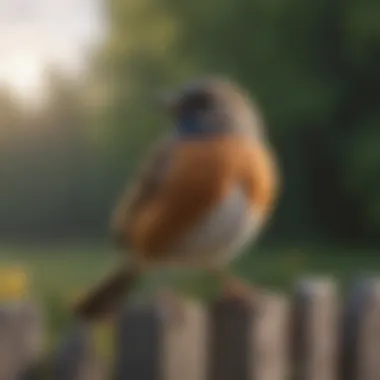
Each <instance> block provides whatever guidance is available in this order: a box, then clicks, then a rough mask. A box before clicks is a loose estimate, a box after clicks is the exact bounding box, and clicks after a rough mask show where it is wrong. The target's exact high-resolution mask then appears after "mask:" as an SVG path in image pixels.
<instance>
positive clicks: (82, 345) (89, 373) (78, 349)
mask: <svg viewBox="0 0 380 380" xmlns="http://www.w3.org/2000/svg"><path fill="white" fill-rule="evenodd" d="M51 371H52V373H53V379H55V380H105V379H107V377H106V374H105V367H104V364H103V362H102V360H101V359H100V357H99V355H97V353H96V349H95V341H94V336H93V333H92V329H91V326H90V325H87V324H85V323H77V324H76V325H75V326H74V327H73V328H72V329H71V330H70V331H69V333H68V335H67V336H66V337H65V339H64V340H63V341H62V343H61V345H60V346H59V347H58V350H57V352H56V353H55V355H54V356H53V360H52V368H51Z"/></svg>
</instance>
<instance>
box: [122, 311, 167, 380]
mask: <svg viewBox="0 0 380 380" xmlns="http://www.w3.org/2000/svg"><path fill="white" fill-rule="evenodd" d="M161 333H162V331H161V329H160V316H159V313H158V312H157V309H156V307H155V305H152V304H148V305H127V307H126V308H125V311H124V312H123V313H122V315H121V318H120V320H119V322H118V327H117V337H116V363H115V371H116V372H115V378H116V380H127V379H128V380H129V379H132V380H134V379H136V380H137V379H138V380H158V379H159V372H160V352H159V347H160V341H161V340H162V336H161Z"/></svg>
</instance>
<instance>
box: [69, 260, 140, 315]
mask: <svg viewBox="0 0 380 380" xmlns="http://www.w3.org/2000/svg"><path fill="white" fill-rule="evenodd" d="M138 277H139V273H138V272H137V271H136V270H135V269H134V268H128V267H126V266H125V265H119V267H118V268H116V269H115V270H113V271H112V272H111V273H109V274H108V276H107V277H105V278H104V279H103V280H102V281H100V282H99V283H98V284H97V285H95V286H94V287H93V288H92V289H90V290H89V291H88V292H87V293H86V294H85V295H84V296H83V297H82V298H81V299H80V300H79V301H78V302H77V303H76V304H75V305H74V307H73V313H74V315H75V316H77V317H79V318H82V319H84V320H87V321H93V320H96V319H101V318H103V317H106V316H108V315H110V314H111V315H113V314H115V313H117V311H118V309H119V308H120V307H121V305H122V302H123V299H124V296H125V295H126V293H128V292H129V291H130V290H131V289H132V288H133V286H134V285H135V283H136V280H137V279H138Z"/></svg>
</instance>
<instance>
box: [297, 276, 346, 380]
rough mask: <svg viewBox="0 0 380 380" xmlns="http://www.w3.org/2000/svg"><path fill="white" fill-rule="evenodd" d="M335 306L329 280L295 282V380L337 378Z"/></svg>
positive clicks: (332, 287) (332, 283)
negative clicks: (296, 284)
mask: <svg viewBox="0 0 380 380" xmlns="http://www.w3.org/2000/svg"><path fill="white" fill-rule="evenodd" d="M337 305H338V299H337V289H336V285H335V283H334V282H333V281H331V280H328V279H312V278H310V279H305V280H303V281H301V282H299V284H298V286H297V288H296V293H295V305H294V306H295V314H294V319H293V322H294V335H293V339H294V354H295V357H294V366H295V367H296V368H295V372H296V373H295V377H296V379H298V380H335V379H337V360H338V339H339V332H338V327H339V325H338V323H337V322H338V310H339V308H338V306H337Z"/></svg>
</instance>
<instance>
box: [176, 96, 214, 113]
mask: <svg viewBox="0 0 380 380" xmlns="http://www.w3.org/2000/svg"><path fill="white" fill-rule="evenodd" d="M210 106H211V99H210V96H208V94H205V93H197V94H192V95H191V96H189V97H188V98H187V99H186V101H185V103H184V105H183V109H184V111H187V112H198V111H205V110H207V109H209V108H210Z"/></svg>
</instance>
